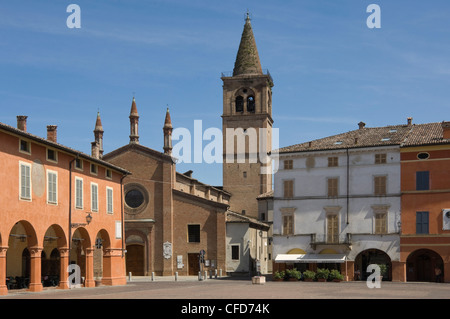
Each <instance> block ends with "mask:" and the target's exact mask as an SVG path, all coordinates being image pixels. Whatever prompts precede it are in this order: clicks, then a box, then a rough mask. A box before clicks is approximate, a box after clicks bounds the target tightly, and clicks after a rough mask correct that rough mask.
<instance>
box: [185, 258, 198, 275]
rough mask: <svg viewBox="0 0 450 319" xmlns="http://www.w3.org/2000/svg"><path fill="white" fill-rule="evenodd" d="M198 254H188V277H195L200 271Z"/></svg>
mask: <svg viewBox="0 0 450 319" xmlns="http://www.w3.org/2000/svg"><path fill="white" fill-rule="evenodd" d="M199 256H200V254H188V267H189V276H197V275H198V272H199V271H200V265H199V263H198V258H199Z"/></svg>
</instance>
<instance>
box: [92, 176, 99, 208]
mask: <svg viewBox="0 0 450 319" xmlns="http://www.w3.org/2000/svg"><path fill="white" fill-rule="evenodd" d="M91 210H92V211H93V212H98V185H97V184H94V183H91Z"/></svg>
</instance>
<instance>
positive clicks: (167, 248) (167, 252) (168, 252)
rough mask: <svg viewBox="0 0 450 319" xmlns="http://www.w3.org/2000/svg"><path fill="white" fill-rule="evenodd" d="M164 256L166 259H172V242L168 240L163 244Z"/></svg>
mask: <svg viewBox="0 0 450 319" xmlns="http://www.w3.org/2000/svg"><path fill="white" fill-rule="evenodd" d="M163 256H164V258H166V259H170V258H171V257H172V243H169V242H168V241H166V242H165V243H164V244H163Z"/></svg>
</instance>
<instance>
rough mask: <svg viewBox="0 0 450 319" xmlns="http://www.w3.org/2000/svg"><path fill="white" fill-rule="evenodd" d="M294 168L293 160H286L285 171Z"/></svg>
mask: <svg viewBox="0 0 450 319" xmlns="http://www.w3.org/2000/svg"><path fill="white" fill-rule="evenodd" d="M293 167H294V161H293V160H285V161H284V169H292V168H293Z"/></svg>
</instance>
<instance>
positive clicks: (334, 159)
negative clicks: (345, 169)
mask: <svg viewBox="0 0 450 319" xmlns="http://www.w3.org/2000/svg"><path fill="white" fill-rule="evenodd" d="M338 164H339V162H338V157H328V167H337V166H338Z"/></svg>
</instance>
